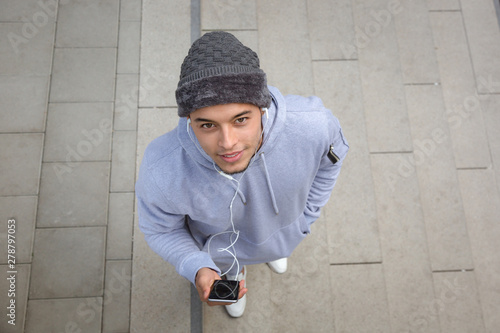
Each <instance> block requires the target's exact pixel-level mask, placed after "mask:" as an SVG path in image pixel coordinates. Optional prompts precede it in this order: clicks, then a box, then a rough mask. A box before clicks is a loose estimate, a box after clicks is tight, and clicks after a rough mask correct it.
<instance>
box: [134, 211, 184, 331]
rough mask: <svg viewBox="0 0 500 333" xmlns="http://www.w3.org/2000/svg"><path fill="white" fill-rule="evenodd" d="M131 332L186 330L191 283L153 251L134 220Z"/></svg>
mask: <svg viewBox="0 0 500 333" xmlns="http://www.w3.org/2000/svg"><path fill="white" fill-rule="evenodd" d="M134 226H135V227H134V256H133V267H132V272H133V273H132V274H133V276H132V297H131V312H130V332H137V333H148V332H151V333H155V332H171V331H172V332H175V331H178V332H189V331H190V326H191V318H190V310H191V302H190V297H191V284H190V282H189V281H187V280H186V279H184V278H183V277H181V276H180V275H179V274H177V272H176V271H175V268H174V267H173V266H172V265H170V264H169V263H167V262H165V261H164V260H163V259H162V258H161V257H160V256H158V255H157V254H155V253H154V252H153V251H152V250H151V249H150V248H149V246H148V245H147V243H146V241H145V240H144V236H143V234H142V232H141V231H140V230H139V228H138V225H137V218H136V221H135V224H134Z"/></svg>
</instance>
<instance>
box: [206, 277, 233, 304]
mask: <svg viewBox="0 0 500 333" xmlns="http://www.w3.org/2000/svg"><path fill="white" fill-rule="evenodd" d="M239 293H240V283H239V281H233V280H215V282H214V284H213V286H212V290H211V291H210V294H209V295H208V300H209V301H210V302H224V303H236V302H237V301H238V294H239Z"/></svg>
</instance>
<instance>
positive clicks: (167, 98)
mask: <svg viewBox="0 0 500 333" xmlns="http://www.w3.org/2000/svg"><path fill="white" fill-rule="evenodd" d="M196 4H197V1H191V3H190V2H189V1H153V0H143V1H141V0H106V1H104V0H102V1H98V0H59V1H58V3H57V1H56V0H24V1H18V0H2V2H0V142H1V145H0V184H1V186H0V218H1V223H0V237H1V238H0V239H1V244H2V248H1V249H0V253H1V257H0V264H1V265H0V266H1V268H2V275H3V277H2V278H1V279H0V290H1V294H0V300H1V304H2V319H1V321H0V331H1V332H141V333H142V332H190V331H199V329H200V327H199V326H198V324H199V321H200V318H199V317H198V316H197V312H196V309H197V307H198V306H199V304H198V303H197V302H191V296H190V294H191V286H190V285H189V283H188V282H187V281H185V280H183V279H182V278H180V277H178V276H177V275H176V273H175V272H174V271H173V269H172V267H171V266H169V265H168V264H165V263H164V262H162V260H161V259H160V258H159V257H158V256H156V255H155V254H154V253H152V251H151V250H150V249H149V248H148V247H147V245H146V244H145V242H144V239H143V237H142V234H141V233H140V232H139V231H138V229H137V222H136V219H135V214H134V212H135V209H134V182H135V174H136V172H137V167H136V165H137V164H136V163H139V162H140V160H141V158H142V153H143V151H144V148H145V147H146V145H147V144H148V143H149V142H150V141H151V140H152V139H153V138H154V137H156V136H158V135H161V134H162V133H164V132H166V131H168V130H170V129H172V128H173V127H175V125H176V122H177V115H176V108H175V105H176V104H175V99H174V91H175V87H176V85H177V79H178V74H179V67H180V64H181V62H182V60H183V58H184V56H185V54H186V53H187V50H188V48H189V46H190V44H191V38H192V37H191V36H192V35H193V36H196V35H198V34H199V29H200V28H201V29H202V30H203V31H207V30H218V29H223V30H231V31H232V32H234V34H235V35H236V36H237V37H238V38H240V39H241V40H242V41H243V42H244V43H245V44H246V45H248V46H250V47H251V48H253V49H254V50H256V51H258V53H259V56H260V58H261V66H262V68H263V69H264V70H265V71H266V72H267V73H268V79H269V83H270V84H271V85H274V86H277V87H278V88H280V89H281V91H282V92H284V93H287V94H288V93H293V94H301V95H311V94H314V95H318V96H320V97H321V98H323V100H324V103H325V104H326V105H327V106H328V107H329V108H331V110H332V112H333V113H334V114H335V115H337V117H338V118H339V119H340V120H341V123H342V125H343V128H344V132H345V134H346V136H347V138H348V140H349V142H350V145H351V151H350V153H349V157H348V159H347V160H346V162H345V166H344V168H343V171H342V174H341V177H340V180H339V182H338V185H337V187H336V188H335V190H334V194H333V197H332V200H331V201H330V203H329V204H328V205H327V207H325V209H324V211H323V214H322V217H321V218H320V219H319V220H318V221H317V222H316V223H315V225H314V228H313V233H312V235H311V236H310V237H308V238H307V239H306V241H305V242H304V243H303V244H301V245H300V247H299V248H298V249H297V250H296V251H295V253H294V254H293V256H292V257H291V258H290V269H289V272H288V273H287V274H285V275H275V274H273V273H271V271H270V270H269V269H268V268H267V266H265V265H256V266H252V267H249V276H248V288H249V295H248V308H247V311H246V313H245V315H244V317H242V318H241V319H238V320H234V319H230V318H228V316H227V315H226V314H225V312H224V310H223V309H222V308H218V307H217V308H209V307H203V309H202V310H203V322H202V325H203V331H204V332H235V331H236V332H395V333H402V332H443V333H444V332H453V333H455V332H490V333H494V332H495V333H496V332H499V331H500V255H499V253H500V243H499V242H498V239H500V223H499V222H500V194H499V193H500V132H499V131H498V128H499V127H500V30H499V25H498V21H497V16H496V12H495V8H494V4H493V0H476V1H465V0H462V1H460V0H446V1H444V0H427V1H424V0H421V1H414V0H413V1H412V0H373V1H362V0H332V1H326V0H325V1H315V0H309V1H306V0H291V1H257V0H255V1H252V0H248V1H243V0H225V1H223V0H218V1H208V0H202V1H201V10H200V13H201V15H200V16H199V17H198V16H197V12H196V8H199V7H198V6H196ZM191 5H193V6H194V7H193V10H191ZM200 17H201V20H199V18H200ZM192 27H194V30H193V31H192V30H191V28H192ZM9 235H11V236H9ZM13 236H15V238H13ZM9 239H10V242H11V243H10V245H14V246H15V250H14V248H13V247H11V248H10V249H9V248H8V247H7V245H8V244H7V243H8V242H9ZM14 240H15V243H12V241H14ZM9 251H10V252H9ZM9 255H10V256H11V257H9ZM14 257H15V264H14V262H13V261H10V262H9V260H13V259H14ZM9 264H11V265H13V266H9ZM10 277H12V279H8V278H10ZM14 294H15V295H14ZM14 300H15V303H14V305H15V308H14V306H13V305H10V304H11V302H12V301H14ZM7 307H10V309H8V308H7ZM192 313H193V314H192ZM14 314H15V324H16V325H15V326H14V325H11V324H9V321H11V320H13V319H14ZM8 315H10V316H11V317H10V318H9V316H8ZM11 322H13V321H11Z"/></svg>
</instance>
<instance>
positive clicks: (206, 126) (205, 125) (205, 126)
mask: <svg viewBox="0 0 500 333" xmlns="http://www.w3.org/2000/svg"><path fill="white" fill-rule="evenodd" d="M213 127H214V124H210V123H208V124H203V125H201V128H206V129H210V128H213Z"/></svg>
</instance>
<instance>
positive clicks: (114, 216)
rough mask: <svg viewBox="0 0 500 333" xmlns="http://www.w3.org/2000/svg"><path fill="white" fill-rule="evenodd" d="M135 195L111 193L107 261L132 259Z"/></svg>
mask: <svg viewBox="0 0 500 333" xmlns="http://www.w3.org/2000/svg"><path fill="white" fill-rule="evenodd" d="M133 227H134V193H110V194H109V214H108V232H107V240H106V259H107V260H109V259H122V260H123V259H132V231H133Z"/></svg>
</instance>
